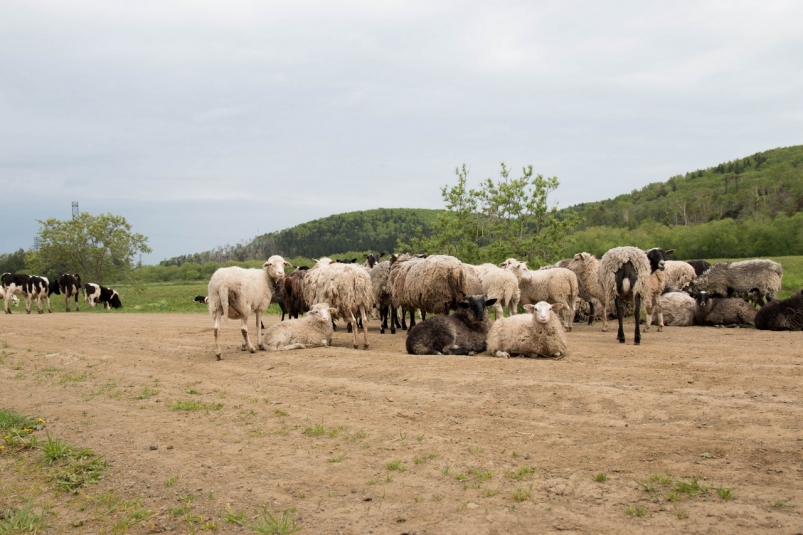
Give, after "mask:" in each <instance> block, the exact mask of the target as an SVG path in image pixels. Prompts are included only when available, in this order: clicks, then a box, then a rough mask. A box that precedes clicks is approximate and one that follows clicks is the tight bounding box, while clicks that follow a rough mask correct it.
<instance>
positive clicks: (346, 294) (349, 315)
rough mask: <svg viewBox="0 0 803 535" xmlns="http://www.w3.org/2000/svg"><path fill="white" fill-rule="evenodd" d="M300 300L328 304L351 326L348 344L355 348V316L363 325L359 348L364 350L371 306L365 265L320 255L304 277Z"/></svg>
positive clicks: (372, 302)
mask: <svg viewBox="0 0 803 535" xmlns="http://www.w3.org/2000/svg"><path fill="white" fill-rule="evenodd" d="M304 299H306V301H307V303H329V304H330V305H331V307H332V308H334V309H335V310H336V311H337V312H336V314H337V316H338V317H341V318H344V319H345V320H346V321H348V323H349V325H350V326H351V335H352V343H353V346H354V349H357V348H358V347H359V345H358V344H357V329H358V327H357V318H356V317H355V316H354V315H355V314H359V316H360V319H361V320H362V325H363V328H362V329H363V349H368V345H369V344H368V317H367V313H368V311H369V310H371V309H372V308H373V306H374V295H373V292H372V290H371V277H370V276H369V275H368V271H367V269H366V268H365V267H363V266H361V265H358V264H353V263H352V264H343V263H334V262H332V259H331V258H321V259H319V260H316V261H315V265H314V266H313V267H312V268H310V269H308V270H307V274H306V275H305V276H304Z"/></svg>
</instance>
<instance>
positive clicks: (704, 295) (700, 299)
mask: <svg viewBox="0 0 803 535" xmlns="http://www.w3.org/2000/svg"><path fill="white" fill-rule="evenodd" d="M710 300H711V297H710V296H709V295H708V292H697V304H698V305H700V306H701V307H704V306H706V305H708V302H709V301H710Z"/></svg>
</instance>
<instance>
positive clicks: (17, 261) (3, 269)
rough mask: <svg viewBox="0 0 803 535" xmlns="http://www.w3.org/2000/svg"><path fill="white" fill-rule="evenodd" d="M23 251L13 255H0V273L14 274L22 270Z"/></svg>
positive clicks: (23, 262)
mask: <svg viewBox="0 0 803 535" xmlns="http://www.w3.org/2000/svg"><path fill="white" fill-rule="evenodd" d="M25 267H26V263H25V251H24V250H22V249H20V250H19V251H16V252H14V253H4V254H0V273H16V272H18V271H22V270H24V269H25Z"/></svg>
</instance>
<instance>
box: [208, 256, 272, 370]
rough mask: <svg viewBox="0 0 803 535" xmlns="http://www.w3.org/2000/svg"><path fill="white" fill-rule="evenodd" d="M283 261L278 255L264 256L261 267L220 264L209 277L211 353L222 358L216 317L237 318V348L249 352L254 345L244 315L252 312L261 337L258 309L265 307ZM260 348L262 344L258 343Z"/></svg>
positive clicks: (260, 317) (252, 349) (219, 358)
mask: <svg viewBox="0 0 803 535" xmlns="http://www.w3.org/2000/svg"><path fill="white" fill-rule="evenodd" d="M286 264H287V262H285V261H284V258H282V257H281V256H279V255H274V256H271V257H270V258H268V261H267V262H265V263H264V264H262V269H243V268H241V267H237V266H231V267H224V268H220V269H218V270H217V271H215V272H214V273H213V274H212V277H211V278H210V279H209V286H208V291H207V295H208V296H209V314H210V315H211V316H212V317H213V318H214V320H215V357H217V360H223V357H222V356H221V351H220V318H222V317H228V318H230V319H239V320H240V332H241V333H242V335H243V344H242V346H241V349H242V350H243V351H245V350H246V349H248V351H250V352H251V353H254V352H255V351H256V348H255V347H254V346H253V344H251V339H250V338H249V337H248V325H247V322H248V316H250V315H251V314H252V313H255V315H256V329H257V341H258V342H259V343H260V344H261V343H262V342H261V340H262V333H261V329H262V321H261V320H262V313H263V312H265V310H266V309H267V308H268V306H269V305H270V302H271V298H272V297H273V285H274V281H276V280H278V279H280V278H282V277H284V266H285V265H286ZM260 349H264V346H262V345H260Z"/></svg>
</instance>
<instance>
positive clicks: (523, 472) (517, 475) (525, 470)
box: [505, 466, 535, 481]
mask: <svg viewBox="0 0 803 535" xmlns="http://www.w3.org/2000/svg"><path fill="white" fill-rule="evenodd" d="M534 473H535V469H534V468H533V467H532V466H522V467H521V468H519V469H518V470H515V471H511V472H505V477H509V478H510V479H518V480H519V481H521V480H523V479H526V478H528V477H531V476H532V475H533V474H534Z"/></svg>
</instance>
